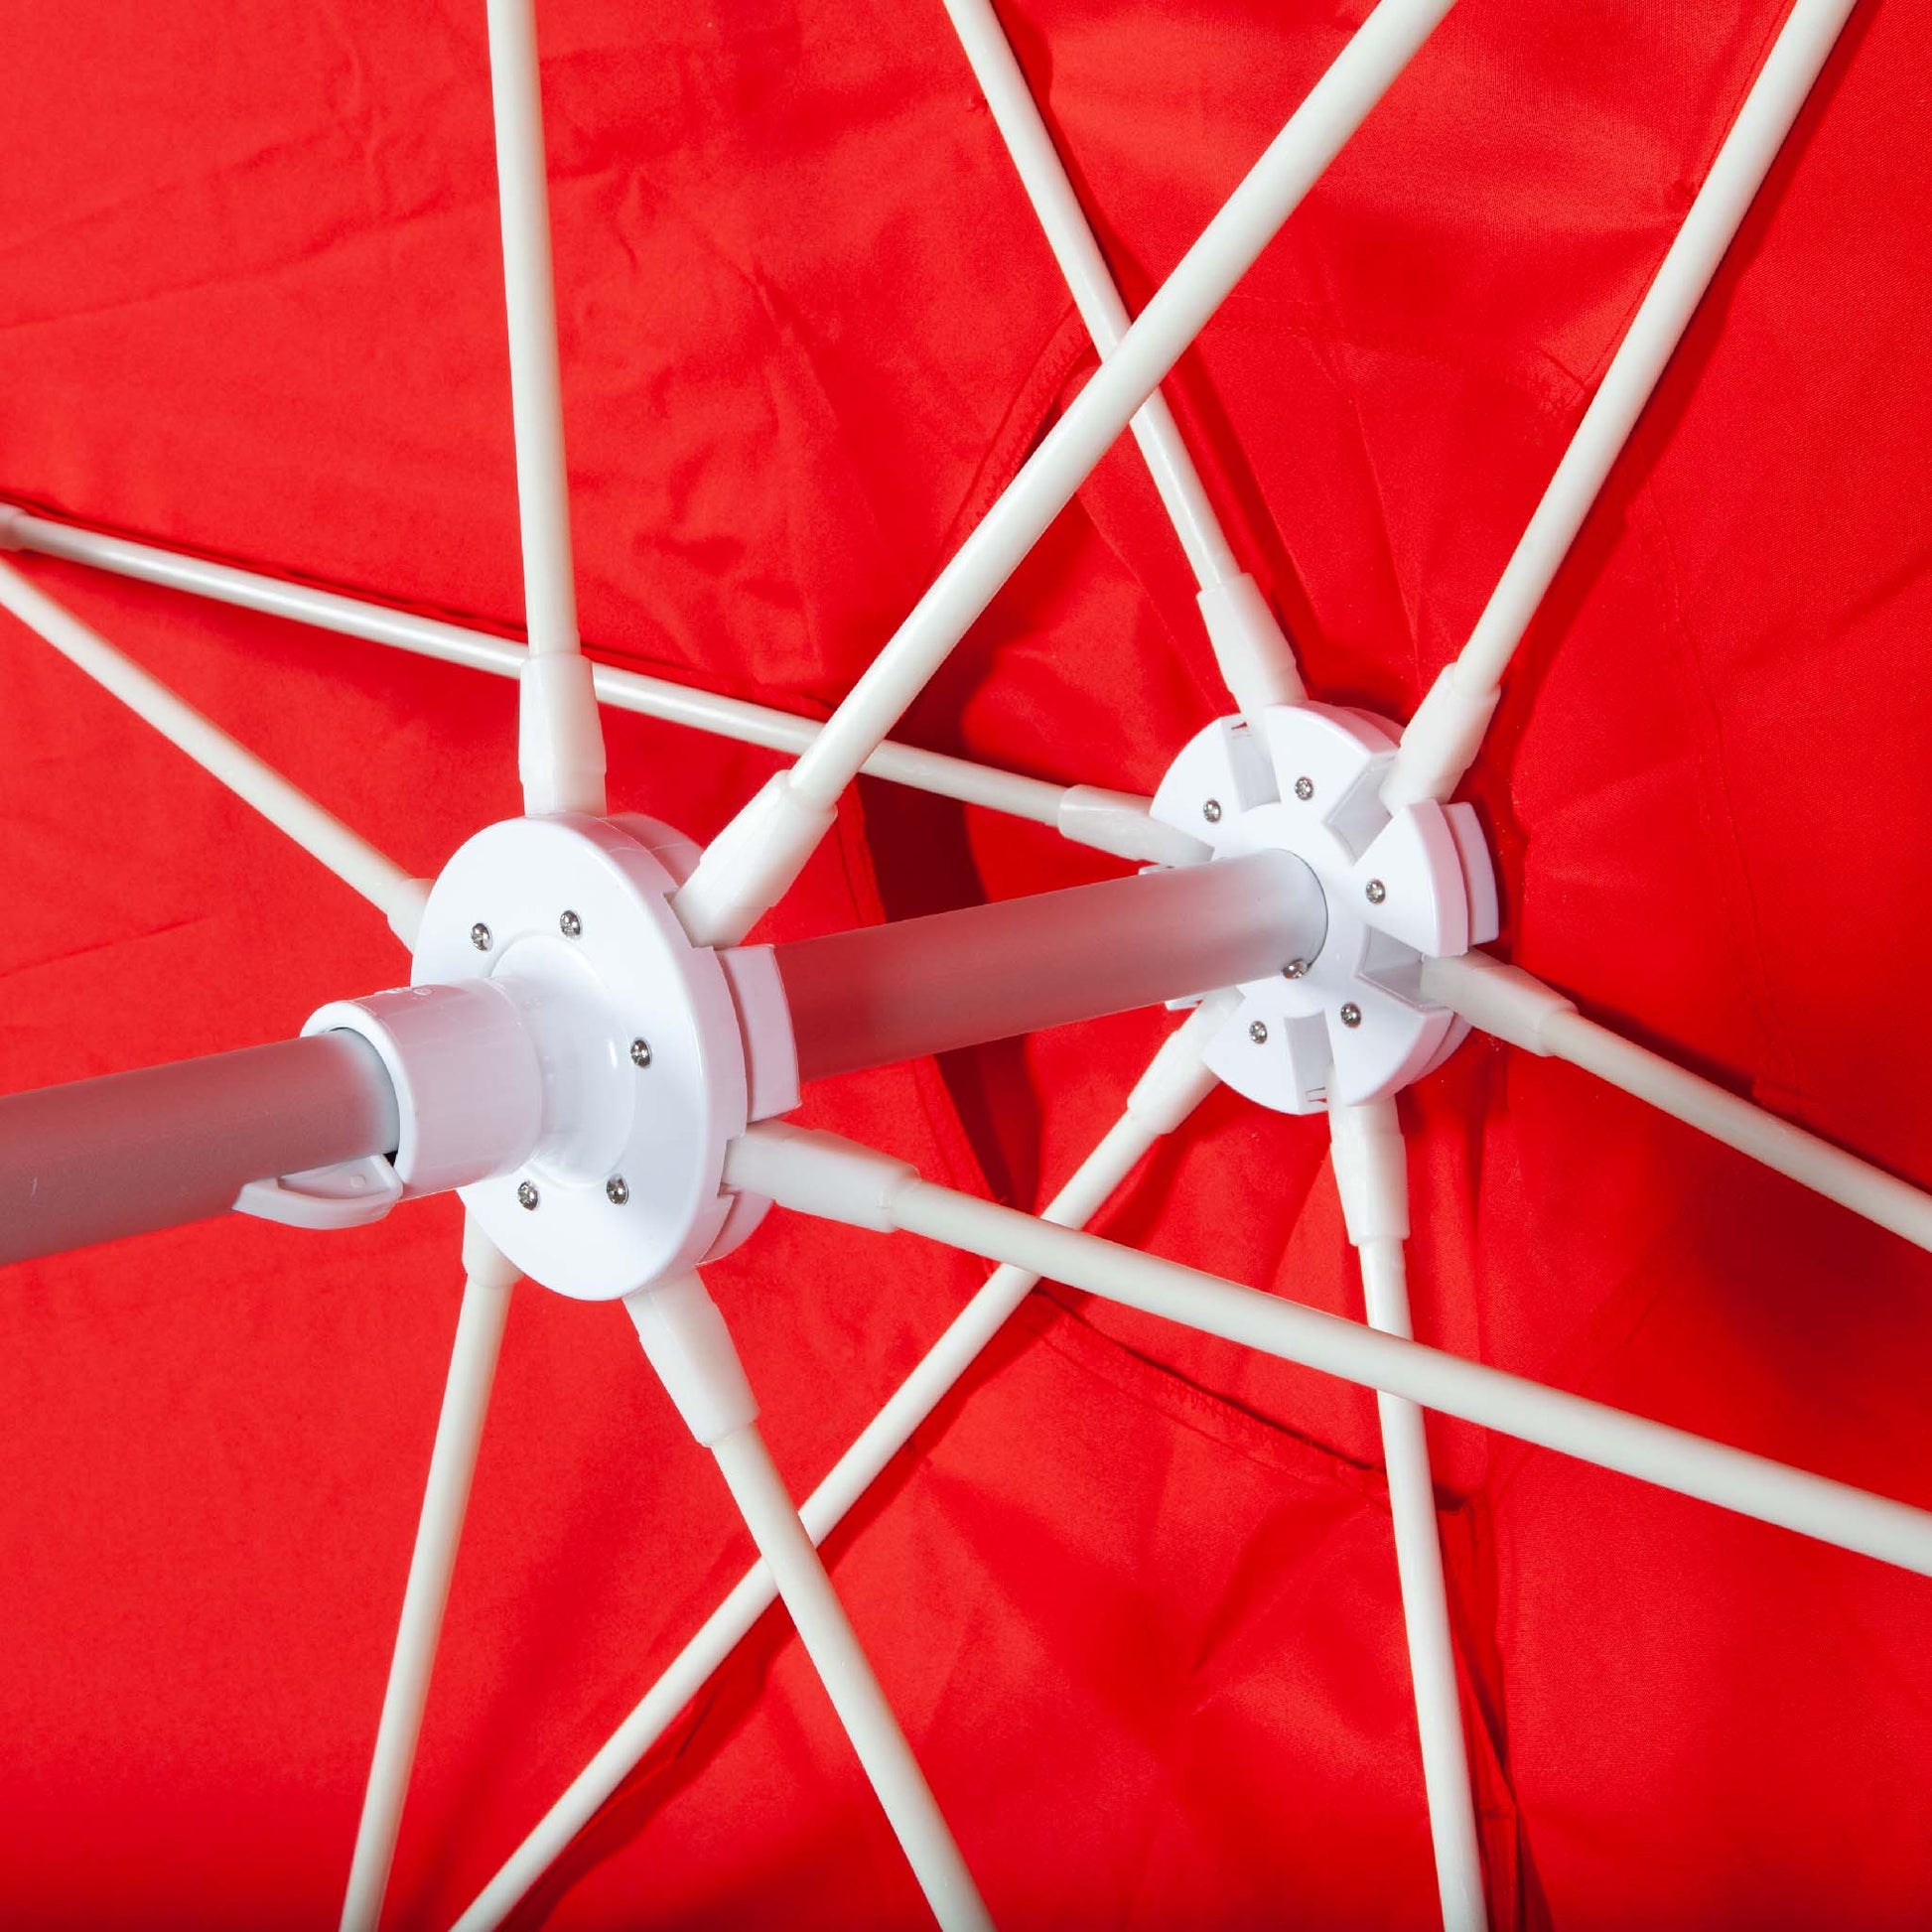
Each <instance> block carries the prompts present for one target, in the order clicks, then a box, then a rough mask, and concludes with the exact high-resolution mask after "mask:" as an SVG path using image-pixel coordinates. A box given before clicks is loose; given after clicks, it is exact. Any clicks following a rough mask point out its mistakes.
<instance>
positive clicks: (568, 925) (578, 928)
mask: <svg viewBox="0 0 1932 1932" xmlns="http://www.w3.org/2000/svg"><path fill="white" fill-rule="evenodd" d="M557 930H558V931H559V932H561V933H562V934H563V935H564V937H565V938H566V939H575V938H577V937H578V936H579V935H580V934H581V933H582V932H583V930H584V921H583V920H582V919H580V918H579V917H578V916H577V914H576V913H575V912H566V913H565V914H564V915H563V917H562V918H561V919H559V920H558V921H557Z"/></svg>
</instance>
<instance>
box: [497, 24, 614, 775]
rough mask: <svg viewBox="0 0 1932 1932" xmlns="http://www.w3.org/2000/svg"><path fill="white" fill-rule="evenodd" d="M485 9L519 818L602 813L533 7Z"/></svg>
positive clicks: (599, 740)
mask: <svg viewBox="0 0 1932 1932" xmlns="http://www.w3.org/2000/svg"><path fill="white" fill-rule="evenodd" d="M487 5H488V17H489V93H490V103H491V106H492V109H493V111H494V120H495V128H496V200H497V207H498V210H499V212H500V214H501V217H502V231H503V289H504V296H505V306H506V309H507V313H508V321H509V358H510V420H511V426H512V431H513V434H514V438H515V444H516V510H517V522H518V526H519V530H520V533H521V537H522V546H523V603H524V609H525V612H526V616H527V625H528V630H529V637H530V661H529V662H528V663H527V664H526V665H525V666H524V670H523V680H522V693H521V703H520V707H519V719H518V727H517V768H518V770H519V771H520V773H521V774H522V778H523V799H524V809H525V810H526V811H530V812H602V811H603V810H604V728H603V725H602V724H601V722H600V721H599V718H598V715H597V698H596V694H595V693H594V691H593V690H592V687H591V672H590V665H589V663H588V662H587V661H586V660H585V658H584V655H583V649H582V645H581V643H580V641H579V639H578V635H577V589H576V583H575V579H574V574H573V568H572V562H571V548H570V482H569V477H568V474H567V472H566V470H565V467H564V404H563V377H562V372H561V368H560V364H559V358H558V353H557V304H556V293H555V285H554V271H553V266H552V262H551V254H550V190H549V182H548V175H547V170H546V165H545V157H544V146H543V92H542V87H541V85H540V82H539V71H538V67H537V29H536V12H535V0H487Z"/></svg>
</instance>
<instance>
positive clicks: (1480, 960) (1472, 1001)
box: [1423, 952, 1932, 1253]
mask: <svg viewBox="0 0 1932 1932" xmlns="http://www.w3.org/2000/svg"><path fill="white" fill-rule="evenodd" d="M1423 988H1424V991H1425V992H1427V993H1428V994H1429V996H1430V997H1431V998H1433V999H1437V1000H1440V1001H1442V1002H1443V1004H1444V1005H1445V1006H1448V1007H1450V1008H1452V1009H1453V1010H1454V1011H1455V1012H1457V1013H1459V1014H1461V1015H1462V1017H1463V1018H1464V1019H1465V1020H1468V1021H1469V1022H1470V1023H1471V1024H1473V1025H1474V1026H1476V1027H1477V1028H1479V1029H1480V1030H1481V1031H1482V1032H1484V1033H1486V1034H1491V1035H1494V1036H1495V1037H1496V1038H1498V1039H1502V1040H1507V1041H1508V1042H1509V1044H1510V1045H1512V1046H1519V1047H1521V1048H1522V1049H1523V1050H1524V1051H1525V1052H1529V1053H1536V1054H1539V1055H1541V1056H1543V1057H1545V1058H1555V1059H1560V1060H1567V1061H1569V1063H1570V1064H1571V1065H1572V1066H1579V1067H1582V1068H1583V1069H1584V1070H1585V1071H1586V1072H1588V1073H1593V1074H1595V1075H1596V1077H1597V1078H1598V1079H1599V1080H1602V1081H1604V1082H1605V1083H1606V1084H1608V1085H1610V1086H1613V1087H1617V1088H1620V1089H1621V1090H1622V1091H1623V1092H1624V1093H1628V1094H1632V1095H1634V1096H1635V1097H1636V1098H1637V1099H1639V1100H1643V1101H1647V1102H1648V1103H1649V1104H1650V1105H1651V1106H1653V1107H1655V1108H1656V1109H1657V1110H1658V1111H1659V1112H1660V1113H1665V1114H1668V1115H1670V1117H1671V1118H1672V1119H1673V1120H1681V1121H1683V1122H1684V1123H1685V1124H1686V1125H1687V1126H1690V1127H1695V1128H1696V1129H1697V1130H1698V1131H1699V1132H1700V1133H1701V1134H1709V1135H1710V1136H1711V1138H1712V1139H1713V1140H1715V1141H1722V1142H1723V1143H1724V1144H1725V1147H1730V1148H1735V1149H1736V1150H1737V1152H1738V1153H1739V1154H1747V1155H1749V1156H1750V1158H1751V1159H1752V1160H1753V1161H1759V1162H1762V1163H1763V1165H1764V1166H1765V1167H1767V1168H1769V1169H1771V1170H1772V1172H1773V1173H1781V1174H1783V1175H1785V1177H1786V1178H1787V1179H1790V1180H1795V1181H1797V1182H1798V1184H1799V1185H1800V1186H1803V1187H1809V1188H1810V1189H1811V1190H1812V1191H1813V1192H1814V1193H1818V1194H1823V1195H1824V1196H1825V1198H1826V1199H1827V1200H1832V1201H1836V1202H1838V1204H1839V1205H1840V1206H1841V1207H1848V1208H1850V1209H1851V1210H1852V1212H1853V1213H1854V1214H1859V1215H1863V1217H1864V1219H1866V1220H1867V1221H1871V1222H1874V1223H1875V1224H1876V1225H1877V1226H1879V1227H1881V1228H1886V1229H1888V1230H1889V1231H1890V1232H1891V1233H1893V1234H1895V1235H1897V1236H1898V1237H1899V1238H1900V1240H1903V1241H1909V1242H1911V1243H1912V1245H1913V1246H1914V1247H1918V1248H1924V1249H1925V1250H1927V1252H1929V1253H1932V1194H1926V1193H1924V1192H1922V1191H1921V1190H1920V1189H1919V1188H1917V1187H1914V1186H1913V1185H1912V1184H1911V1182H1910V1181H1907V1180H1900V1179H1899V1178H1898V1176H1897V1175H1896V1174H1890V1173H1885V1171H1884V1170H1883V1169H1882V1168H1874V1167H1873V1166H1872V1165H1871V1164H1870V1162H1868V1161H1861V1160H1860V1159H1859V1157H1858V1156H1857V1155H1856V1154H1848V1153H1847V1152H1846V1151H1845V1150H1844V1149H1843V1148H1841V1147H1834V1146H1833V1145H1832V1144H1831V1142H1829V1141H1826V1140H1821V1139H1820V1138H1819V1137H1818V1136H1817V1135H1816V1134H1810V1133H1807V1132H1806V1131H1805V1130H1804V1129H1803V1128H1802V1127H1797V1126H1794V1125H1793V1124H1792V1123H1791V1122H1790V1121H1788V1120H1781V1119H1780V1118H1779V1117H1778V1116H1777V1115H1776V1114H1773V1113H1768V1112H1766V1111H1765V1109H1764V1108H1762V1107H1758V1106H1754V1105H1752V1103H1751V1102H1750V1101H1748V1100H1744V1099H1741V1098H1740V1097H1739V1096H1738V1095H1736V1094H1734V1093H1729V1092H1726V1091H1725V1088H1723V1087H1721V1086H1719V1085H1718V1084H1717V1082H1716V1081H1714V1080H1707V1079H1705V1078H1704V1076H1703V1075H1702V1074H1698V1073H1693V1072H1692V1071H1691V1070H1690V1069H1689V1068H1688V1067H1682V1066H1679V1065H1677V1064H1676V1062H1675V1061H1672V1060H1667V1059H1665V1058H1664V1056H1663V1055H1662V1054H1661V1053H1653V1052H1652V1051H1651V1050H1650V1048H1649V1047H1647V1046H1639V1045H1638V1044H1637V1042H1636V1041H1635V1040H1633V1039H1625V1038H1624V1037H1623V1036H1622V1035H1620V1034H1616V1033H1612V1032H1611V1031H1610V1029H1609V1028H1607V1027H1602V1026H1598V1025H1597V1023H1596V1022H1595V1021H1593V1020H1587V1019H1586V1018H1585V1017H1584V1016H1583V1015H1582V1014H1581V1013H1579V1012H1578V1011H1577V1008H1576V1004H1575V1002H1574V1001H1572V1000H1571V999H1570V998H1569V996H1568V995H1566V994H1563V993H1559V992H1558V991H1557V990H1556V989H1555V988H1554V987H1549V986H1545V985H1544V984H1543V982H1542V981H1541V980H1539V979H1536V978H1534V977H1533V976H1532V975H1531V974H1529V973H1526V972H1524V971H1523V970H1522V969H1521V968H1520V967H1517V966H1511V965H1508V964H1506V963H1505V962H1504V961H1502V960H1500V959H1495V958H1492V957H1491V956H1490V955H1489V954H1487V953H1483V952H1470V953H1465V954H1463V955H1462V957H1461V958H1459V959H1432V960H1430V961H1429V962H1428V964H1427V965H1426V966H1425V967H1424V968H1423Z"/></svg>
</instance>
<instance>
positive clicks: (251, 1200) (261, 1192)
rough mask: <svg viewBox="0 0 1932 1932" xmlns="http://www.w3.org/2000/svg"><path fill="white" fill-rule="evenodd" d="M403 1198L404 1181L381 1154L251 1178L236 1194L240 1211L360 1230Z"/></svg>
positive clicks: (296, 1224) (297, 1224)
mask: <svg viewBox="0 0 1932 1932" xmlns="http://www.w3.org/2000/svg"><path fill="white" fill-rule="evenodd" d="M401 1198H402V1180H401V1178H400V1176H399V1175H398V1174H397V1173H396V1171H395V1169H394V1168H392V1167H391V1166H390V1165H389V1164H388V1162H387V1161H385V1160H384V1159H383V1158H382V1156H381V1155H379V1154H370V1155H367V1156H365V1157H364V1158H363V1159H362V1160H360V1161H344V1162H341V1163H339V1164H338V1165H337V1166H335V1167H333V1168H311V1169H309V1170H308V1172H307V1173H285V1174H283V1175H281V1176H280V1177H279V1178H278V1179H275V1180H251V1181H250V1182H249V1183H248V1184H247V1186H245V1187H244V1188H243V1189H242V1190H241V1192H240V1193H238V1194H237V1195H236V1196H235V1197H234V1211H235V1212H236V1213H237V1214H252V1215H254V1217H255V1218H256V1219H257V1220H258V1221H279V1222H281V1224H282V1225H283V1226H284V1227H291V1228H321V1229H334V1228H359V1227H365V1226H366V1225H367V1224H368V1223H369V1222H371V1221H379V1220H381V1218H382V1217H383V1215H385V1214H386V1213H388V1211H389V1210H390V1208H392V1207H394V1206H395V1204H396V1202H397V1201H399V1200H400V1199H401Z"/></svg>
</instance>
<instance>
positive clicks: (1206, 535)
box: [945, 0, 1308, 718]
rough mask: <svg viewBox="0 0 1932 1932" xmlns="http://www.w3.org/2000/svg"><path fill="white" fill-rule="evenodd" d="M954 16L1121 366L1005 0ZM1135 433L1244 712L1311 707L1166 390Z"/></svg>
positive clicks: (1082, 308)
mask: <svg viewBox="0 0 1932 1932" xmlns="http://www.w3.org/2000/svg"><path fill="white" fill-rule="evenodd" d="M945 7H946V12H947V13H948V14H949V15H950V16H951V19H952V24H953V31H954V32H955V33H956V34H958V36H959V44H960V46H961V48H963V49H964V51H965V54H966V60H967V63H968V65H969V66H970V67H971V68H972V69H973V77H974V79H976V80H977V81H978V82H979V84H980V91H981V92H982V93H983V94H985V96H986V104H987V107H988V108H989V109H990V110H991V112H992V115H993V121H994V125H995V126H996V127H998V129H999V130H1000V137H1001V139H1002V140H1004V141H1005V143H1006V145H1007V152H1008V153H1009V154H1010V155H1011V156H1012V157H1013V165H1014V168H1015V171H1016V172H1017V173H1018V174H1019V176H1020V181H1021V185H1022V186H1023V187H1024V188H1025V189H1026V191H1027V199H1028V200H1029V201H1030V202H1031V203H1032V204H1033V207H1034V212H1035V214H1036V215H1037V216H1038V217H1039V225H1040V228H1041V230H1042V231H1043V232H1044V234H1045V236H1046V243H1047V246H1048V247H1049V248H1051V249H1052V251H1053V259H1054V260H1055V261H1056V262H1057V263H1058V264H1059V269H1060V273H1061V275H1063V276H1064V277H1065V278H1066V285H1067V288H1068V290H1069V292H1070V293H1071V294H1072V297H1073V304H1074V307H1075V308H1076V309H1078V311H1079V312H1080V320H1081V321H1082V322H1083V323H1085V324H1086V329H1087V334H1088V335H1089V336H1091V337H1092V338H1093V345H1094V347H1095V348H1097V349H1098V350H1099V351H1100V353H1101V355H1102V356H1103V357H1105V356H1108V355H1111V354H1113V353H1114V351H1115V350H1116V349H1118V348H1119V346H1120V345H1121V343H1122V341H1123V340H1124V339H1125V337H1126V335H1127V331H1128V329H1129V327H1130V325H1131V321H1132V318H1131V317H1130V316H1129V315H1128V313H1127V304H1126V303H1125V302H1123V301H1122V300H1121V297H1120V291H1119V289H1118V288H1116V287H1115V285H1114V278H1113V275H1112V274H1111V273H1110V272H1109V270H1108V267H1107V261H1106V257H1105V256H1103V255H1102V254H1101V252H1100V244H1099V243H1098V242H1097V241H1096V240H1095V239H1094V234H1093V229H1092V228H1091V227H1090V226H1089V225H1088V224H1087V217H1086V213H1085V210H1084V209H1082V207H1080V198H1079V197H1078V196H1077V195H1076V194H1075V193H1074V191H1073V184H1072V183H1071V182H1070V181H1069V180H1068V179H1067V174H1066V169H1065V167H1064V165H1063V164H1062V163H1061V161H1060V157H1059V152H1058V150H1057V149H1056V148H1055V147H1054V146H1053V137H1052V135H1051V134H1050V133H1049V132H1048V131H1047V127H1046V122H1045V120H1044V119H1043V118H1042V116H1041V114H1040V111H1039V107H1038V105H1037V103H1036V102H1035V99H1034V96H1033V91H1032V89H1031V88H1030V87H1029V86H1028V84H1027V76H1026V74H1025V72H1023V71H1022V69H1021V66H1020V63H1019V61H1018V60H1016V59H1015V58H1014V53H1013V49H1012V47H1011V45H1010V44H1009V43H1008V41H1007V37H1006V33H1005V31H1004V29H1002V27H1001V25H1000V18H999V15H998V14H997V13H996V12H995V11H994V9H993V0H945ZM1129 427H1130V428H1131V429H1132V430H1133V432H1134V440H1135V442H1136V443H1137V444H1139V445H1140V450H1141V456H1142V459H1143V460H1144V461H1145V463H1146V464H1147V468H1148V474H1149V475H1150V476H1151V477H1152V478H1153V479H1154V486H1155V488H1156V490H1157V491H1158V492H1159V493H1160V497H1161V502H1162V506H1163V507H1164V508H1165V509H1166V510H1167V512H1168V520H1169V522H1171V523H1172V524H1173V530H1174V535H1175V536H1176V537H1178V538H1179V540H1180V547H1181V549H1182V551H1184V552H1185V554H1186V558H1187V563H1188V567H1189V568H1190V569H1191V570H1192V571H1193V573H1194V581H1195V583H1196V584H1198V585H1199V587H1200V605H1201V613H1202V616H1203V618H1204V619H1205V621H1206V623H1207V635H1208V641H1209V643H1210V644H1211V645H1212V646H1213V648H1214V653H1215V657H1216V659H1217V661H1218V662H1219V665H1220V669H1221V677H1222V681H1223V682H1224V683H1225V684H1226V685H1227V687H1228V690H1229V692H1230V694H1231V695H1232V696H1233V698H1234V702H1235V708H1236V709H1237V710H1238V711H1240V712H1241V713H1243V714H1244V715H1245V716H1247V717H1250V718H1252V717H1256V716H1258V715H1259V714H1260V713H1261V712H1263V711H1265V710H1267V708H1268V707H1269V706H1270V705H1278V704H1299V703H1300V702H1301V700H1302V699H1303V698H1305V697H1306V696H1307V695H1308V692H1307V689H1306V687H1305V686H1304V685H1303V683H1302V679H1301V675H1300V673H1299V672H1298V671H1297V670H1296V668H1295V653H1294V651H1293V650H1292V649H1291V648H1290V645H1289V642H1288V638H1287V637H1286V636H1285V635H1284V634H1283V631H1282V627H1281V624H1280V623H1279V622H1278V621H1277V620H1276V618H1275V614H1274V613H1273V612H1272V611H1271V610H1270V609H1269V608H1268V604H1267V601H1266V600H1265V599H1264V598H1263V597H1262V595H1261V592H1260V590H1259V588H1258V587H1257V586H1256V584H1255V581H1254V579H1253V578H1252V577H1250V576H1249V575H1248V574H1247V573H1246V572H1245V571H1243V570H1242V568H1241V565H1240V563H1239V562H1238V561H1237V560H1236V558H1235V555H1234V550H1233V546H1232V545H1231V544H1230V543H1229V542H1228V539H1227V533H1226V532H1225V531H1224V530H1223V529H1222V527H1221V520H1220V518H1219V517H1218V516H1216V515H1215V513H1214V505H1213V503H1212V501H1211V500H1210V499H1209V497H1208V494H1207V485H1206V484H1205V483H1202V482H1201V477H1200V472H1199V471H1198V470H1197V469H1196V468H1195V467H1194V459H1193V457H1192V456H1191V455H1190V454H1189V453H1188V449H1187V444H1186V440H1185V438H1183V437H1182V435H1181V433H1180V425H1179V424H1178V423H1176V422H1175V421H1174V419H1173V410H1172V409H1170V408H1169V407H1168V402H1167V398H1166V397H1165V396H1163V395H1162V393H1161V392H1160V390H1159V389H1156V390H1155V392H1154V393H1153V394H1152V395H1151V396H1149V397H1148V399H1147V401H1146V402H1144V403H1143V404H1142V405H1141V407H1140V411H1139V413H1138V414H1137V415H1136V416H1135V417H1134V420H1133V422H1132V424H1130V425H1129Z"/></svg>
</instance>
